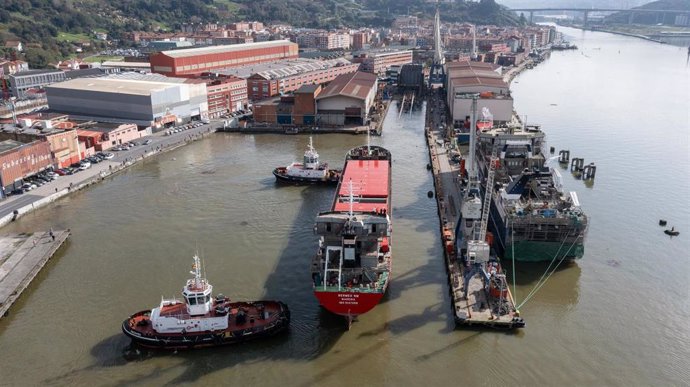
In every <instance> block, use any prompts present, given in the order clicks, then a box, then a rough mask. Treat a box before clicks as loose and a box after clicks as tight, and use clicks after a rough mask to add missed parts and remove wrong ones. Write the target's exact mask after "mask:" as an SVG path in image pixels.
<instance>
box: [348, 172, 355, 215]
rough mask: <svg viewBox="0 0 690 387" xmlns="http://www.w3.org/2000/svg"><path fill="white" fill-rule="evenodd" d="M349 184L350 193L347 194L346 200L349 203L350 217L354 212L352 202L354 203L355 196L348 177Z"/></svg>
mask: <svg viewBox="0 0 690 387" xmlns="http://www.w3.org/2000/svg"><path fill="white" fill-rule="evenodd" d="M348 184H349V185H350V187H349V188H350V193H349V194H348V202H349V203H350V218H352V216H353V214H354V203H355V196H354V195H353V193H352V190H353V189H352V179H350V182H349V183H348Z"/></svg>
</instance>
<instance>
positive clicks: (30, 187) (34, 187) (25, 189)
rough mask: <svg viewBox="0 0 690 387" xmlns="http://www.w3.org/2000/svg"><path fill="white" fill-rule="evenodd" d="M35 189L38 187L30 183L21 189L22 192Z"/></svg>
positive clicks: (23, 185)
mask: <svg viewBox="0 0 690 387" xmlns="http://www.w3.org/2000/svg"><path fill="white" fill-rule="evenodd" d="M36 188H38V186H37V185H36V184H32V183H24V184H22V189H23V190H24V191H31V190H32V189H36Z"/></svg>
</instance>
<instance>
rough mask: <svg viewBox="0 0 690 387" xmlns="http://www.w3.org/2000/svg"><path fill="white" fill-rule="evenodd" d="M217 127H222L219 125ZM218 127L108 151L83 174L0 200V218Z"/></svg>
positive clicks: (157, 136) (213, 124) (158, 137)
mask: <svg viewBox="0 0 690 387" xmlns="http://www.w3.org/2000/svg"><path fill="white" fill-rule="evenodd" d="M220 125H222V123H221V124H220ZM218 126H219V123H218V122H211V123H210V124H205V125H201V126H200V127H198V128H193V129H188V130H184V131H182V132H179V133H173V134H172V135H170V136H166V135H165V130H163V131H161V132H158V133H154V134H152V135H150V136H147V137H142V138H139V139H137V140H135V142H136V143H139V144H141V143H143V142H144V141H146V140H147V139H150V140H151V143H150V144H148V145H137V146H134V147H132V148H130V149H129V150H126V151H111V150H108V151H106V152H112V153H114V154H115V157H113V158H112V159H110V160H104V161H102V162H100V163H98V164H93V163H92V164H91V168H89V169H87V170H85V171H79V172H77V173H75V174H73V175H65V176H60V177H58V178H57V180H53V181H51V182H49V183H46V184H44V185H42V186H41V187H38V188H36V189H33V190H31V191H29V192H26V193H24V194H21V195H12V196H10V197H8V198H5V199H4V200H0V218H2V217H3V216H6V215H8V214H11V213H12V212H13V211H14V210H17V209H19V208H22V207H24V206H26V205H28V204H31V203H33V202H35V201H37V200H40V199H43V198H45V197H47V196H49V195H51V194H54V193H56V192H57V191H59V190H62V189H66V188H68V187H70V186H71V185H74V186H76V185H78V184H80V183H82V182H84V181H87V180H89V179H91V178H93V177H94V176H97V175H99V174H100V173H101V172H102V171H108V170H110V169H113V168H116V167H120V166H122V165H123V163H126V162H128V161H131V162H132V163H134V162H138V161H141V160H142V156H144V155H145V154H146V153H149V152H152V151H155V150H161V151H165V150H166V149H169V148H170V147H173V146H176V145H179V144H180V143H183V142H185V141H187V140H189V139H190V138H191V137H194V136H197V135H199V134H201V133H204V132H208V131H209V130H210V131H214V130H215V129H216V128H217V127H218Z"/></svg>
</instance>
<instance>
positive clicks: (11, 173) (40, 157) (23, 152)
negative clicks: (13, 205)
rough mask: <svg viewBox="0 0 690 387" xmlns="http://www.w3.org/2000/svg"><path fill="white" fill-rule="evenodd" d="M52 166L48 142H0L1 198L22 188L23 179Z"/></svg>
mask: <svg viewBox="0 0 690 387" xmlns="http://www.w3.org/2000/svg"><path fill="white" fill-rule="evenodd" d="M52 164H53V158H52V156H51V154H50V144H48V142H46V141H40V140H37V141H33V142H30V143H23V142H19V141H15V140H4V141H0V196H2V197H5V196H7V193H9V192H11V191H12V190H13V189H15V188H19V187H21V185H22V184H23V180H22V179H24V178H26V177H28V176H31V175H34V174H36V173H38V172H40V171H42V170H44V169H46V168H48V167H49V166H50V165H52Z"/></svg>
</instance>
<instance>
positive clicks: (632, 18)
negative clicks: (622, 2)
mask: <svg viewBox="0 0 690 387" xmlns="http://www.w3.org/2000/svg"><path fill="white" fill-rule="evenodd" d="M509 11H515V12H529V22H530V23H532V18H533V17H534V14H535V13H539V12H550V11H571V12H582V14H583V15H584V21H585V22H584V25H587V20H588V19H589V14H590V13H592V12H630V15H629V16H628V24H632V23H633V22H634V21H635V15H637V14H643V13H646V14H650V13H656V14H657V20H658V19H659V16H661V20H662V21H663V20H665V19H666V14H669V13H673V14H678V13H681V14H687V15H690V11H680V10H674V9H644V8H630V9H622V8H567V7H562V8H510V9H509Z"/></svg>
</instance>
